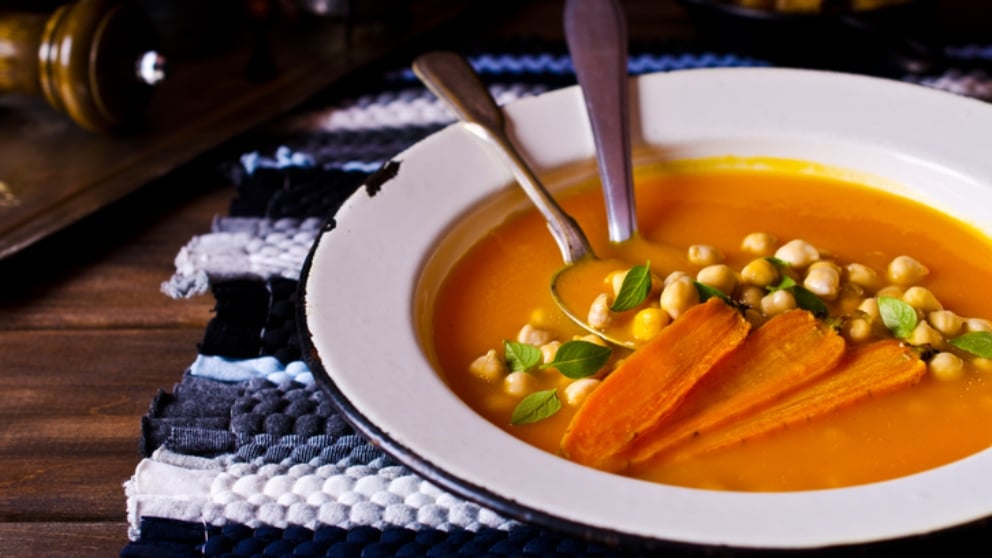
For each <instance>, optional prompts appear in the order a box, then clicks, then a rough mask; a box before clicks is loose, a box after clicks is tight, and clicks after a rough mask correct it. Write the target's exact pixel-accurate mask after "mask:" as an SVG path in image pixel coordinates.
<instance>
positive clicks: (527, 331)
mask: <svg viewBox="0 0 992 558" xmlns="http://www.w3.org/2000/svg"><path fill="white" fill-rule="evenodd" d="M551 339H552V336H551V332H549V331H547V330H543V329H539V328H536V327H534V326H532V325H531V324H527V325H525V326H524V327H522V328H520V332H519V333H517V341H518V342H520V343H527V344H528V345H534V346H535V347H540V346H541V345H543V344H545V343H547V342H548V341H551Z"/></svg>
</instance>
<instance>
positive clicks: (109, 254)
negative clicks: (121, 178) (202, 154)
mask: <svg viewBox="0 0 992 558" xmlns="http://www.w3.org/2000/svg"><path fill="white" fill-rule="evenodd" d="M233 197H234V191H233V188H231V187H230V185H228V184H227V183H226V180H224V179H223V178H222V177H220V176H219V175H217V174H216V171H215V170H214V169H213V168H212V167H211V168H202V165H198V166H194V167H191V168H190V169H188V170H184V171H183V172H181V173H177V174H176V175H174V176H170V177H169V178H168V179H167V180H162V181H160V182H158V183H156V184H154V185H151V186H149V187H147V188H146V189H144V190H142V191H140V192H138V193H135V194H132V195H131V196H128V197H126V198H125V199H123V200H121V201H120V202H118V203H116V204H114V205H112V206H110V207H108V208H105V210H104V211H101V212H100V213H99V214H97V215H95V216H93V217H92V218H90V219H86V220H83V221H81V222H79V223H76V224H75V225H73V226H72V227H70V228H69V229H67V230H65V231H62V232H61V233H60V234H58V235H54V236H53V237H50V238H48V239H46V240H45V242H43V243H41V244H38V245H36V246H33V247H32V249H31V250H26V251H24V252H22V253H19V254H17V255H15V256H14V257H12V258H9V259H7V260H4V261H0V285H3V288H2V289H0V315H3V320H0V331H3V330H8V331H13V330H18V329H42V328H56V329H65V328H93V327H108V328H128V327H170V326H171V327H200V328H202V327H204V325H205V324H206V322H207V320H209V318H210V316H211V309H212V307H213V302H214V301H213V297H211V296H209V295H207V296H203V297H197V298H193V299H190V300H172V299H170V298H168V297H167V296H165V295H164V294H162V293H161V292H160V286H161V283H162V282H163V281H167V280H168V279H169V277H170V276H171V275H172V274H173V273H174V272H175V268H174V265H173V261H174V259H175V256H176V254H177V253H178V252H179V250H180V249H181V248H182V246H183V245H184V244H185V243H186V242H188V241H189V240H190V239H191V238H192V237H193V236H195V235H198V234H204V233H207V232H209V231H210V222H211V220H212V219H213V218H214V216H216V215H225V214H226V213H227V208H228V205H229V203H230V200H231V198H233Z"/></svg>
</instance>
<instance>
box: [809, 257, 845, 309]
mask: <svg viewBox="0 0 992 558" xmlns="http://www.w3.org/2000/svg"><path fill="white" fill-rule="evenodd" d="M821 263H823V264H825V265H819V264H821ZM803 286H804V287H806V289H807V290H809V291H810V292H811V293H813V294H815V295H816V296H818V297H820V298H822V299H824V300H834V299H835V298H837V293H838V292H839V291H840V272H838V271H837V268H836V266H834V265H832V264H828V263H826V262H816V263H814V264H813V265H811V266H810V268H809V272H807V273H806V278H805V279H803Z"/></svg>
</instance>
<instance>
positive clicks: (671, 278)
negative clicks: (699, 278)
mask: <svg viewBox="0 0 992 558" xmlns="http://www.w3.org/2000/svg"><path fill="white" fill-rule="evenodd" d="M682 278H688V279H692V275H689V274H688V273H686V272H684V271H673V272H671V273H669V274H668V276H667V277H665V280H664V282H663V283H662V287H667V286H669V285H671V284H672V283H674V282H676V281H678V280H680V279H682Z"/></svg>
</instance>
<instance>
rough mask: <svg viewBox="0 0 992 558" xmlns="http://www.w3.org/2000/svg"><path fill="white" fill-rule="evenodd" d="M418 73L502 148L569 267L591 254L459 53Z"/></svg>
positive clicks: (423, 59) (422, 59)
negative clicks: (521, 153) (507, 131)
mask: <svg viewBox="0 0 992 558" xmlns="http://www.w3.org/2000/svg"><path fill="white" fill-rule="evenodd" d="M413 72H414V73H415V74H416V75H417V77H419V78H420V81H422V82H423V83H424V85H426V86H427V88H428V89H430V90H431V91H432V92H433V93H434V94H435V95H437V97H438V98H440V99H441V100H442V101H444V102H445V103H446V104H447V105H448V107H450V108H451V109H452V110H453V111H454V112H455V114H456V115H457V116H458V119H459V120H461V121H462V123H463V124H464V125H465V127H466V129H468V130H469V131H470V132H472V133H473V134H474V135H476V136H478V137H480V138H482V139H483V140H485V141H487V142H488V143H490V144H492V145H494V146H496V147H497V148H498V151H499V153H500V154H501V155H502V157H503V159H504V161H505V162H506V163H507V164H508V165H509V167H510V169H511V170H512V171H513V174H514V176H515V178H516V179H517V182H518V183H519V184H520V186H521V188H523V190H524V192H525V193H526V194H527V197H529V198H530V200H531V202H532V203H533V204H534V205H535V206H537V209H538V211H540V212H541V214H542V215H543V216H544V218H545V220H547V222H548V228H549V229H550V230H551V234H552V235H553V236H554V238H555V241H556V242H557V243H558V248H559V249H560V250H561V253H562V258H563V259H564V260H565V263H567V264H571V263H575V262H577V261H579V260H580V259H582V258H584V257H585V256H586V255H591V254H592V248H590V246H589V241H588V240H587V239H586V236H585V234H584V233H583V232H582V229H580V228H579V225H578V223H576V222H575V220H574V219H573V218H572V217H571V216H570V215H568V214H567V213H565V211H564V210H563V209H562V208H561V206H559V205H558V203H557V202H556V201H555V200H554V198H553V197H551V194H550V193H549V192H548V191H547V189H546V188H545V187H544V185H543V184H542V183H541V181H540V179H538V178H537V175H536V174H534V171H533V170H531V168H530V166H529V165H528V164H527V162H526V161H524V159H523V157H522V156H521V155H520V153H519V152H518V151H517V150H516V148H515V147H514V146H513V143H512V142H510V139H509V137H508V136H507V134H506V122H505V120H504V118H503V111H502V110H501V109H500V108H499V106H498V105H497V104H496V101H495V100H494V99H493V98H492V95H490V94H489V90H488V89H487V88H486V86H485V84H483V83H482V80H480V79H479V76H478V74H476V73H475V70H473V69H472V67H471V66H470V65H469V64H468V62H467V61H466V60H465V59H464V58H463V57H462V56H460V55H458V54H455V53H453V52H430V53H427V54H424V55H421V56H419V57H418V58H417V59H416V60H414V61H413Z"/></svg>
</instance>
